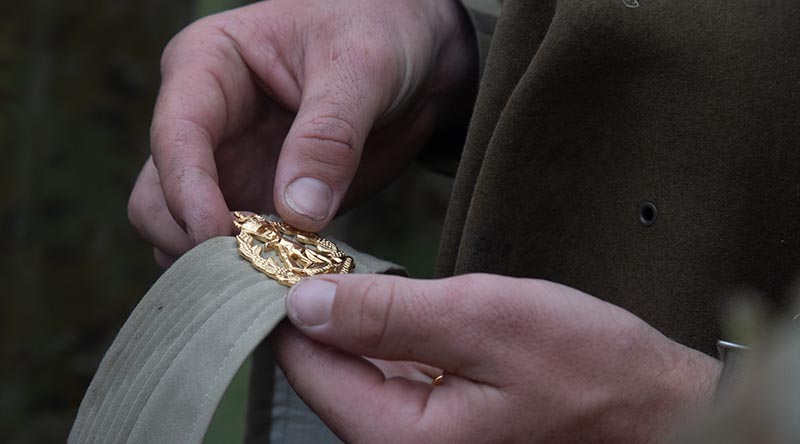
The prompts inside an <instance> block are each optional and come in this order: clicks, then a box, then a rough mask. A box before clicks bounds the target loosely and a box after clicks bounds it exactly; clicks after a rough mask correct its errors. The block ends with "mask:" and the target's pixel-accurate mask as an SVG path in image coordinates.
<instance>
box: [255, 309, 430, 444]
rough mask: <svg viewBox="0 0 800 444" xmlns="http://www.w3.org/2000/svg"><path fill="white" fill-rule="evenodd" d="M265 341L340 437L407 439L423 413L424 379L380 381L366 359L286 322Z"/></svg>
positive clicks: (293, 382)
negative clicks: (314, 337) (315, 340)
mask: <svg viewBox="0 0 800 444" xmlns="http://www.w3.org/2000/svg"><path fill="white" fill-rule="evenodd" d="M270 342H271V345H272V348H273V352H274V353H275V358H276V361H277V362H278V364H279V365H280V366H281V369H282V370H283V372H284V373H285V374H286V377H287V379H288V381H289V383H290V384H291V386H292V388H293V389H294V390H295V391H296V392H297V394H298V395H299V396H300V397H301V398H302V399H303V400H304V401H305V402H306V403H307V404H308V405H309V406H310V407H311V408H312V410H314V412H315V413H317V414H318V415H319V416H320V417H321V418H322V420H323V421H324V422H325V423H326V424H327V425H328V427H330V428H331V429H332V430H333V431H334V433H336V434H337V435H338V436H339V437H340V438H341V439H342V440H343V441H345V442H404V441H409V440H408V439H403V437H404V436H406V437H407V436H409V432H410V431H413V430H414V429H416V427H414V425H415V423H417V422H418V421H420V419H421V417H422V416H423V414H424V411H425V406H426V403H427V401H428V399H429V397H430V395H431V391H432V390H433V388H432V387H431V385H430V383H422V382H416V381H410V380H408V379H404V378H391V379H386V378H384V376H383V374H382V373H381V371H380V370H378V369H377V368H376V367H375V366H373V365H372V364H370V363H369V362H367V361H366V360H364V359H362V358H360V357H357V356H350V355H347V354H344V353H342V352H339V351H337V350H335V349H332V348H330V347H326V346H323V345H321V344H319V343H316V342H314V341H311V340H309V339H308V338H306V337H304V336H303V335H302V334H300V333H299V332H298V331H297V330H296V329H295V328H293V327H292V326H290V325H284V326H282V327H280V328H279V329H278V330H277V331H275V332H274V333H273V334H272V335H270ZM334 381H335V382H334ZM436 390H439V388H438V387H437V388H436ZM440 395H441V394H440ZM391 438H393V439H391ZM427 439H430V436H428V437H427ZM411 441H412V442H413V441H415V440H411ZM416 442H420V441H419V440H416Z"/></svg>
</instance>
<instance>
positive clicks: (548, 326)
mask: <svg viewBox="0 0 800 444" xmlns="http://www.w3.org/2000/svg"><path fill="white" fill-rule="evenodd" d="M287 310H288V313H289V319H290V321H291V324H292V325H283V326H282V327H281V328H280V329H279V330H277V331H276V334H274V335H273V336H271V341H272V345H273V348H274V351H275V354H276V358H277V360H278V363H279V364H280V366H281V367H282V368H283V370H284V372H285V373H286V376H287V378H288V380H289V382H290V383H291V384H292V386H293V387H294V389H295V390H296V391H297V393H298V394H299V395H300V396H301V397H302V398H303V399H304V400H305V401H306V403H308V404H309V405H310V406H311V408H312V409H313V410H314V411H315V412H316V413H317V414H318V415H320V417H321V418H322V419H323V420H324V421H325V422H326V424H327V425H328V426H329V427H331V429H332V430H333V431H334V432H335V433H336V434H337V435H338V436H339V437H340V438H341V439H343V440H344V441H345V442H355V443H361V442H365V443H373V442H374V443H382V442H392V443H425V442H431V443H433V442H437V443H441V442H444V443H450V442H454V443H455V442H503V443H510V442H526V443H539V442H542V443H545V442H546V443H586V442H591V443H622V442H624V443H660V442H667V440H668V439H669V437H671V434H672V433H673V431H674V428H675V425H676V424H677V423H678V422H680V421H681V420H684V419H686V418H685V415H688V414H692V413H693V411H695V410H697V409H701V408H702V407H704V406H706V404H707V402H708V401H709V399H710V397H711V392H712V391H713V386H714V385H715V381H716V379H717V378H718V375H719V371H720V368H719V363H718V361H716V360H714V359H712V358H711V357H709V356H706V355H704V354H702V353H700V352H698V351H695V350H692V349H689V348H687V347H684V346H682V345H680V344H678V343H675V342H673V341H671V340H669V339H667V338H666V337H664V336H663V335H662V334H660V333H659V332H658V331H656V330H655V329H653V328H652V327H650V326H649V325H647V324H646V323H645V322H644V321H642V320H641V319H639V318H637V317H636V316H634V315H633V314H631V313H629V312H627V311H625V310H623V309H621V308H619V307H616V306H613V305H611V304H608V303H606V302H603V301H601V300H599V299H597V298H594V297H591V296H589V295H587V294H584V293H581V292H580V291H577V290H574V289H571V288H568V287H564V286H561V285H558V284H554V283H551V282H546V281H539V280H531V279H518V278H509V277H500V276H496V275H463V276H459V277H454V278H449V279H443V280H429V281H423V280H411V279H407V278H400V277H392V276H377V275H349V276H325V277H314V278H309V279H307V280H304V281H301V282H300V283H298V284H297V285H295V286H294V287H293V288H292V289H291V290H290V292H289V296H288V298H287ZM364 356H366V357H369V358H370V359H366V358H363V357H364ZM374 358H376V359H378V360H380V361H377V362H379V365H375V364H374V362H376V361H375V359H374ZM391 362H397V363H399V364H398V366H397V367H396V368H394V369H393V370H391V371H389V372H388V375H387V372H386V371H385V370H384V369H385V367H386V366H385V364H386V363H391ZM409 362H417V363H422V364H425V365H426V368H431V367H430V366H432V367H436V368H440V369H443V371H444V382H443V383H442V384H441V385H439V386H436V387H433V386H432V385H431V384H430V381H431V380H430V375H429V372H428V371H425V370H423V371H422V372H408V371H404V369H405V370H408V368H410V365H409V364H408V363H409ZM424 374H428V376H427V379H426V377H425V376H424Z"/></svg>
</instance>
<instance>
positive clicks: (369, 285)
mask: <svg viewBox="0 0 800 444" xmlns="http://www.w3.org/2000/svg"><path fill="white" fill-rule="evenodd" d="M359 294H360V295H361V298H360V301H359V302H360V303H359V313H358V331H357V332H356V334H357V339H358V341H359V342H360V343H362V344H364V345H365V346H366V347H370V348H372V347H375V348H380V347H381V346H382V345H384V340H385V337H386V331H387V329H388V327H389V322H390V320H391V316H392V310H393V306H394V304H395V301H396V298H397V290H396V286H395V285H394V284H393V283H391V282H388V281H387V280H378V279H369V280H367V282H365V283H364V284H363V288H362V289H361V291H360V292H359Z"/></svg>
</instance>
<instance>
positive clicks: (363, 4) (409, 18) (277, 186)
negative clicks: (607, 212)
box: [128, 0, 475, 266]
mask: <svg viewBox="0 0 800 444" xmlns="http://www.w3.org/2000/svg"><path fill="white" fill-rule="evenodd" d="M474 52H475V49H474V42H473V41H472V37H471V34H470V31H469V29H468V26H467V24H466V23H465V20H464V18H463V14H461V13H460V12H459V10H458V5H457V3H456V0H403V1H401V0H340V1H336V2H331V1H327V0H271V1H265V2H260V3H256V4H253V5H250V6H246V7H243V8H239V9H235V10H231V11H227V12H224V13H221V14H218V15H214V16H211V17H208V18H205V19H202V20H200V21H198V22H196V23H194V24H192V25H191V26H189V27H188V28H187V29H185V30H183V31H182V32H181V33H179V34H178V35H177V36H176V37H175V38H174V39H173V40H172V41H171V42H170V43H169V45H168V46H167V48H166V49H165V50H164V54H163V57H162V67H161V69H162V86H161V91H160V92H159V96H158V100H157V103H156V108H155V112H154V115H153V122H152V127H151V150H152V156H151V158H150V159H148V160H147V162H146V163H145V165H144V168H143V169H142V172H141V174H140V176H139V179H138V180H137V182H136V185H135V187H134V190H133V192H132V194H131V197H130V201H129V204H128V213H129V217H130V219H131V222H132V223H133V225H134V227H135V228H136V229H137V231H139V233H140V234H141V235H142V236H143V237H144V238H145V239H146V240H147V241H149V242H150V243H152V244H153V245H154V246H155V250H156V259H157V261H158V262H159V263H160V264H162V265H165V266H166V265H168V264H169V263H170V262H171V261H172V260H174V258H176V257H178V256H180V255H181V254H183V253H184V252H185V251H187V250H188V249H189V248H191V247H192V246H194V245H196V244H198V243H200V242H202V241H204V240H206V239H208V238H211V237H214V236H219V235H227V234H230V233H231V232H232V229H233V226H232V223H231V215H230V210H231V209H242V210H249V211H255V212H262V213H270V212H274V211H277V213H278V214H279V215H280V216H281V217H283V218H284V219H285V220H286V221H287V222H289V223H290V224H292V225H294V226H296V227H298V228H301V229H304V230H308V231H319V230H321V229H323V228H324V227H325V226H327V224H328V223H329V222H330V221H331V219H332V218H333V217H334V215H335V214H336V212H337V211H338V209H339V207H340V206H341V205H342V204H343V202H345V200H347V201H356V200H359V199H362V198H363V197H366V196H367V195H369V194H370V193H372V192H374V191H375V190H376V189H378V188H379V187H381V186H383V185H385V184H387V183H388V182H390V181H391V180H393V179H394V178H395V177H396V176H397V175H398V174H400V172H402V170H403V169H404V168H405V167H406V166H407V165H408V164H409V163H410V162H411V161H412V160H413V159H414V158H415V156H416V155H417V154H418V152H419V150H420V148H421V147H422V145H423V144H424V143H425V141H426V140H427V138H428V137H429V136H430V134H431V133H432V131H433V129H434V128H435V127H436V125H437V124H439V123H441V120H443V117H442V116H448V115H451V114H452V113H453V110H451V109H450V108H452V107H453V105H454V103H456V102H457V101H459V100H463V96H464V92H465V91H468V90H469V88H470V87H471V85H470V84H471V79H472V78H473V77H474V74H475V73H474V68H475V54H474ZM365 146H366V148H365ZM362 152H363V154H362ZM356 173H357V174H356Z"/></svg>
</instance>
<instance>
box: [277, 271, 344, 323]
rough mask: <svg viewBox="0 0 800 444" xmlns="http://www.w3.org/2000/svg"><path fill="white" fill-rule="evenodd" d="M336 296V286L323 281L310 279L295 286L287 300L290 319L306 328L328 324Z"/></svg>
mask: <svg viewBox="0 0 800 444" xmlns="http://www.w3.org/2000/svg"><path fill="white" fill-rule="evenodd" d="M335 296H336V284H335V283H333V282H331V281H326V280H323V279H310V280H307V281H302V282H299V283H297V284H295V285H294V286H293V287H292V289H291V290H290V291H289V295H288V296H287V298H288V299H289V302H288V304H287V305H288V311H289V317H290V318H292V319H293V320H295V321H297V322H299V323H300V324H302V325H303V326H305V327H316V326H318V325H322V324H324V323H326V322H328V319H330V317H331V309H332V308H333V298H334V297H335Z"/></svg>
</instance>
